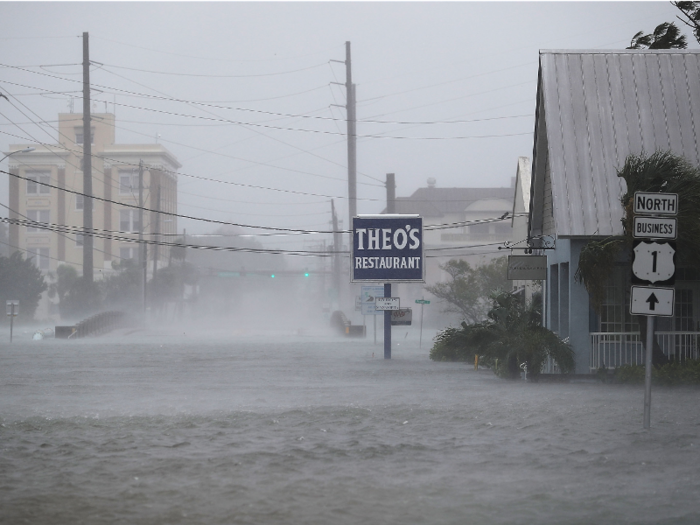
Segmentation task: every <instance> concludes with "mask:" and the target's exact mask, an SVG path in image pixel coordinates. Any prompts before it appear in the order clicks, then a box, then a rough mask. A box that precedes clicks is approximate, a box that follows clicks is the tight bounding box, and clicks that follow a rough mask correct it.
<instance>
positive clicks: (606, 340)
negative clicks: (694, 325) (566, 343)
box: [590, 332, 700, 372]
mask: <svg viewBox="0 0 700 525" xmlns="http://www.w3.org/2000/svg"><path fill="white" fill-rule="evenodd" d="M654 335H655V337H656V342H657V343H658V344H659V346H660V347H661V350H662V351H663V353H664V354H665V355H666V357H668V358H669V359H671V360H673V361H679V360H680V361H685V360H687V359H698V358H700V352H699V351H698V338H699V337H700V332H656V333H655V334H654ZM590 336H591V356H590V368H591V372H595V371H596V370H597V369H598V368H600V367H602V366H605V367H606V368H617V367H618V366H622V365H644V357H645V353H644V345H643V344H642V337H641V336H640V335H639V332H592V333H591V334H590Z"/></svg>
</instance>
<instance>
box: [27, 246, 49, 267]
mask: <svg viewBox="0 0 700 525" xmlns="http://www.w3.org/2000/svg"><path fill="white" fill-rule="evenodd" d="M27 255H28V256H29V257H31V258H32V261H33V262H34V265H35V266H36V267H37V268H39V269H40V270H48V269H49V249H48V248H31V249H29V250H27Z"/></svg>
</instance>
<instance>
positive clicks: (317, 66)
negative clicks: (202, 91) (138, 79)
mask: <svg viewBox="0 0 700 525" xmlns="http://www.w3.org/2000/svg"><path fill="white" fill-rule="evenodd" d="M90 63H91V64H99V65H100V66H102V67H113V68H115V69H125V70H127V71H138V72H139V73H151V74H154V75H169V76H177V77H200V78H201V77H204V78H255V77H274V76H280V75H290V74H292V73H299V72H301V71H309V70H310V69H316V68H319V67H322V66H325V65H326V64H327V62H323V63H321V64H315V65H313V66H308V67H303V68H300V69H294V70H291V71H279V72H276V73H261V74H253V75H210V74H197V73H176V72H170V71H154V70H151V69H138V68H135V67H126V66H117V65H114V64H104V63H102V62H96V61H94V60H91V61H90Z"/></svg>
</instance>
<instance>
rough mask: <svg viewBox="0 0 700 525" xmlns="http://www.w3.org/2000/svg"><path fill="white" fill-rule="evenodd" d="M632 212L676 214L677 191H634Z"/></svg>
mask: <svg viewBox="0 0 700 525" xmlns="http://www.w3.org/2000/svg"><path fill="white" fill-rule="evenodd" d="M634 213H635V214H638V213H639V214H642V215H677V214H678V194H677V193H643V192H641V191H636V192H635V193H634Z"/></svg>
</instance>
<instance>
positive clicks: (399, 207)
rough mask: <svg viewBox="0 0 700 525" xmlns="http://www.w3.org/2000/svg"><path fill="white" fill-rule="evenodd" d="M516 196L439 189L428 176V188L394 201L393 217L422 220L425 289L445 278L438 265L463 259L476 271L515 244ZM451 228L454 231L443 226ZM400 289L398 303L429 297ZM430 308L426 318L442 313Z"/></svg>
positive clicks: (416, 289) (416, 288)
mask: <svg viewBox="0 0 700 525" xmlns="http://www.w3.org/2000/svg"><path fill="white" fill-rule="evenodd" d="M514 192H515V188H514V187H510V188H440V187H438V186H437V181H436V180H435V179H434V178H432V177H431V178H429V179H428V186H427V187H424V188H418V189H417V190H416V191H415V192H414V193H413V195H411V196H410V197H397V198H396V200H395V213H417V214H419V215H420V216H421V217H423V229H424V242H425V249H426V252H425V254H426V261H427V263H426V273H425V281H426V285H433V284H435V283H438V282H441V281H445V280H447V279H448V275H447V273H446V272H444V271H443V270H442V269H441V268H440V265H441V264H444V263H446V262H447V261H449V260H450V259H465V260H466V261H467V262H469V264H471V265H473V266H475V265H479V264H483V263H484V262H488V261H489V260H491V259H494V258H496V257H499V256H505V255H507V253H508V252H506V251H502V252H499V250H498V247H499V246H504V243H505V242H507V241H511V240H512V239H513V227H512V223H511V219H510V215H511V213H512V211H513V198H514ZM506 216H507V217H508V218H506ZM501 217H503V219H502V220H499V219H500V218H501ZM453 224H456V226H452V227H446V226H448V225H453ZM438 226H439V227H440V228H431V227H438ZM443 226H445V227H444V228H443ZM398 286H399V287H400V288H399V290H400V291H401V292H400V295H401V297H402V301H403V300H404V297H406V301H407V302H409V303H414V299H420V298H421V297H423V296H425V298H429V297H432V296H430V294H429V293H428V292H426V291H425V290H424V286H423V285H415V284H401V285H398ZM392 293H393V290H392ZM433 300H434V301H436V299H435V298H433ZM402 304H403V303H402ZM433 304H434V306H432V305H431V308H430V315H431V316H437V315H438V314H440V310H441V308H440V306H439V305H438V304H435V302H433ZM410 306H417V305H415V304H411V305H410ZM426 313H427V311H426Z"/></svg>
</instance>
